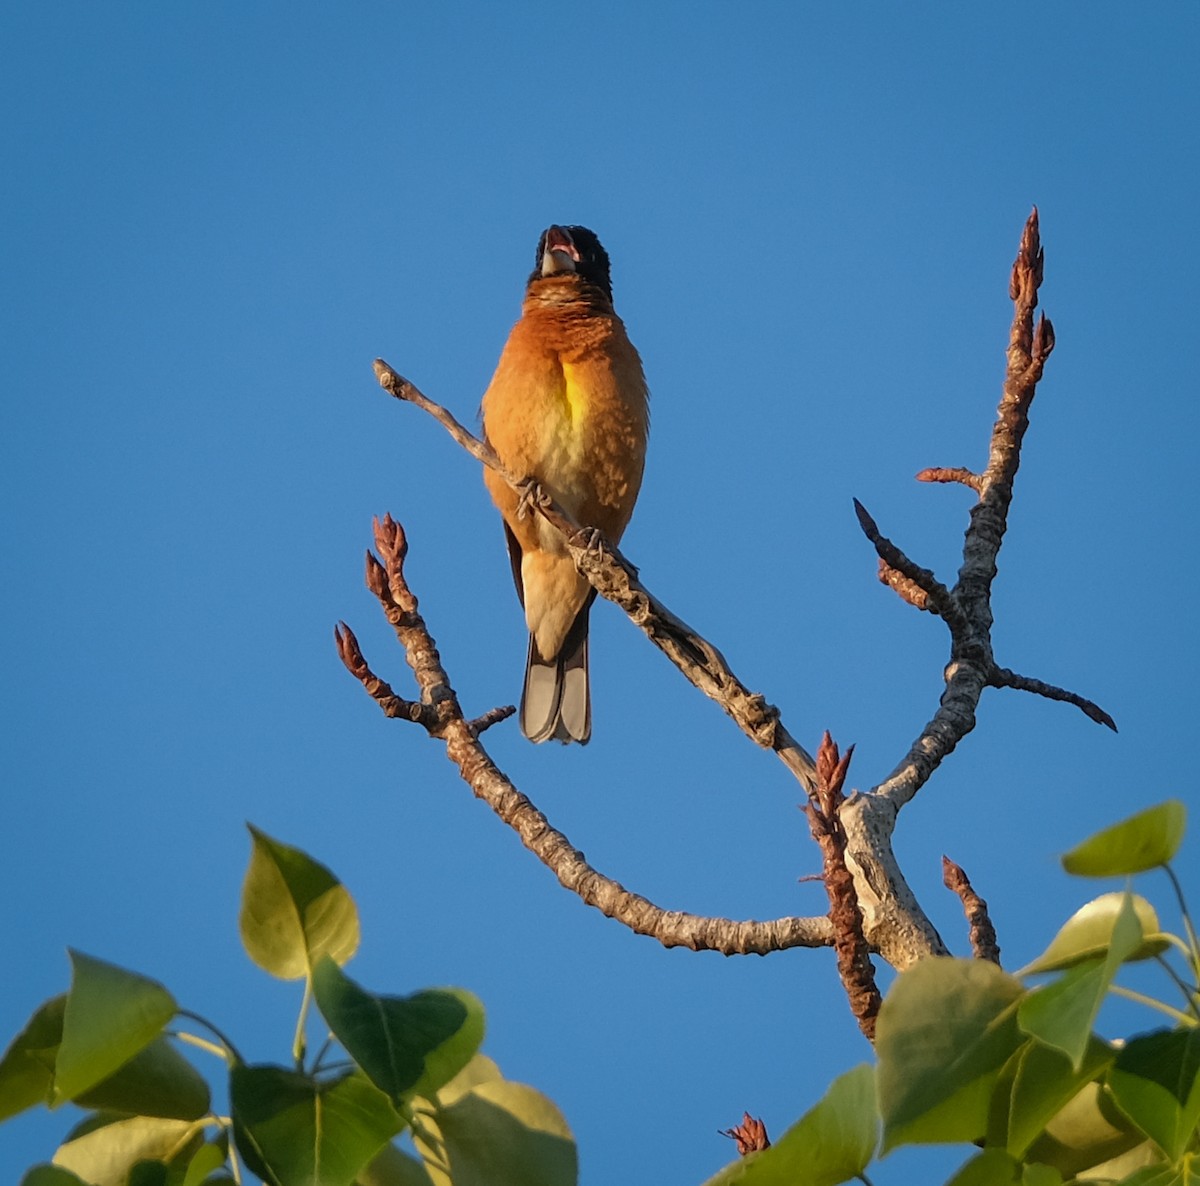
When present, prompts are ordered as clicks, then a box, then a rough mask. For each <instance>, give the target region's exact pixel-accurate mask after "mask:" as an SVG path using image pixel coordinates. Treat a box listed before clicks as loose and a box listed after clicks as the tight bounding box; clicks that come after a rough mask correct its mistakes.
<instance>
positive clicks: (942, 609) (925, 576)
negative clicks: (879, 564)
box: [854, 498, 962, 625]
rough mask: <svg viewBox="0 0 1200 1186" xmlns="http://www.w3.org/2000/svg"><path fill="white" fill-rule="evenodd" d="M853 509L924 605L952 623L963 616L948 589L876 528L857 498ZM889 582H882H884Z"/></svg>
mask: <svg viewBox="0 0 1200 1186" xmlns="http://www.w3.org/2000/svg"><path fill="white" fill-rule="evenodd" d="M854 513H855V514H856V515H857V516H858V525H859V526H860V527H861V528H862V530H863V534H864V535H865V536H866V537H867V539H869V540H870V541H871V543H872V544H873V545H874V547H875V551H876V552H877V553H878V555H879V559H880V560H881V561H883V563H884V564H886V565H887V567H888V568H889V569H891V570H893V571H894V572H898V573H899V574H900V575H901V576H902V577H904V579H905V580H907V581H910V582H911V583H912V584H914V585H915V586H916V587H917V588H918V589H920V590H921V591H922V592H923V593H924V594H925V596H926V598H927V601H928V606H927V608H929V609H930V610H932V611H933V613H935V614H937V615H938V617H940V618H944V619H945V620H946V622H947V623H950V624H951V625H956V624H958V623H959V620H960V619H961V618H962V614H961V613H960V611H959V608H958V606H957V605H955V604H954V600H953V598H951V596H950V590H949V589H947V588H946V586H945V585H943V584H942V582H941V581H939V580H938V579H937V577H935V576H934V575H933V573H932V572H930V571H929V569H927V568H922V567H921V566H920V565H919V564H916V563H914V562H913V561H912V560H910V559H909V558H908V557H907V556H906V555H905V554H904V553H903V552H902V551H901V550H900V549H899V548H898V547H896V545H895V544H894V543H892V541H891V540H890V539H888V538H887V536H885V535H884V534H883V533H882V532H881V531H880V530H879V526H878V525H877V524H876V522H875V520H874V519H873V518H872V517H871V516H870V514H869V513H868V512H867V508H866V507H864V506H863V504H862V503H861V502H859V501H858V499H857V498H856V499H855V500H854ZM890 583H891V582H885V584H890Z"/></svg>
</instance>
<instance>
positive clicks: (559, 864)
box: [335, 515, 833, 955]
mask: <svg viewBox="0 0 1200 1186" xmlns="http://www.w3.org/2000/svg"><path fill="white" fill-rule="evenodd" d="M375 546H376V548H377V549H378V551H379V555H380V557H381V559H379V560H377V559H375V557H373V556H372V557H370V562H369V563H368V565H367V585H368V587H369V588H370V590H371V592H372V593H374V594H375V596H376V597H377V598H378V600H379V603H380V605H381V607H382V608H383V611H384V614H385V615H386V616H387V618H388V620H389V621H390V622H391V623H392V626H393V628H394V629H395V631H396V636H397V638H398V640H399V641H400V644H401V645H402V646H403V648H404V652H405V657H406V658H407V660H408V664H409V666H410V667H411V668H412V670H413V674H414V676H415V678H416V680H417V684H418V687H419V688H420V692H421V698H420V701H419V702H413V701H407V700H403V699H401V698H400V697H398V696H396V694H395V693H394V692H393V691H392V689H391V688H390V687H389V686H388V685H387V684H386V683H385V682H384V681H383V680H381V679H380V678H379V677H378V676H377V675H375V674H374V672H372V671H371V669H370V667H369V665H368V664H367V661H366V659H365V658H364V657H363V654H362V651H361V649H360V647H359V645H358V640H357V639H356V638H355V636H354V633H353V632H352V631H351V630H350V628H349V627H348V626H346V625H345V624H344V623H343V624H342V625H341V626H340V627H339V628H338V629H337V630H336V631H335V640H336V642H337V647H338V653H339V654H340V655H341V657H342V662H343V663H344V664H345V665H346V668H347V670H349V671H350V673H351V674H352V675H353V676H354V677H355V678H356V679H357V680H358V681H359V682H360V683H361V684H362V685H363V687H364V688H365V689H366V690H367V692H368V693H369V694H370V695H371V697H372V698H373V699H374V700H375V701H376V702H377V703H378V704H379V706H380V708H381V709H383V711H384V712H385V713H386V714H387V715H388V716H392V717H398V718H400V719H403V720H411V721H413V722H414V723H416V724H419V725H421V726H422V727H423V728H424V729H425V730H426V731H427V732H428V733H429V734H430V736H432V737H437V738H440V739H441V740H442V741H443V742H445V745H446V754H447V756H448V757H449V758H450V760H451V761H452V762H453V763H454V764H455V765H456V766H457V767H458V771H459V774H460V775H461V777H462V779H463V780H464V781H465V782H466V783H467V785H468V786H470V788H471V790H472V791H473V792H474V794H475V795H476V797H477V798H480V799H482V800H483V801H484V802H485V803H487V805H488V806H489V807H491V809H492V810H493V811H494V812H495V813H496V815H498V816H499V817H500V819H502V820H503V821H504V822H505V823H506V824H508V826H509V827H510V828H512V829H513V830H514V831H515V832H516V833H517V835H518V836H519V837H520V839H521V843H522V844H524V845H525V847H526V848H528V849H529V850H530V852H532V853H533V854H534V855H535V856H536V857H537V858H538V859H539V860H540V861H541V862H542V863H543V864H544V865H545V866H546V867H547V868H548V869H550V871H551V872H552V873H553V874H554V875H555V876H556V877H557V878H558V880H559V882H560V884H562V885H563V886H564V887H565V888H567V889H569V890H571V891H572V892H573V893H575V894H578V895H579V897H580V898H582V899H583V901H584V902H586V903H587V904H588V905H589V906H594V907H595V908H596V909H597V910H600V911H601V912H603V913H604V914H606V915H608V916H609V917H610V918H614V919H616V920H617V921H618V922H621V923H623V924H624V925H625V926H627V927H629V928H630V929H631V930H633V931H635V932H637V933H638V934H640V935H649V936H650V937H652V938H654V939H657V940H658V941H659V942H660V943H662V944H663V946H664V947H690V948H691V949H692V950H694V951H701V950H705V951H718V952H721V953H722V954H724V955H765V954H767V952H770V951H780V950H783V949H785V948H789V947H824V946H827V945H829V944H830V943H831V942H832V939H833V928H832V926H831V925H830V922H829V920H828V919H827V918H799V917H792V918H777V919H773V920H770V921H765V922H757V921H744V922H743V921H735V920H732V919H727V918H711V917H706V916H702V915H696V914H688V913H685V912H683V911H676V910H664V909H663V908H662V907H660V906H656V905H655V904H654V903H653V902H651V901H649V899H647V898H644V897H642V896H641V895H640V894H635V893H631V892H630V891H629V890H627V889H625V887H624V886H622V885H621V884H620V883H618V882H616V881H614V880H613V879H612V878H609V877H606V876H604V875H603V874H602V873H600V872H598V871H597V870H596V869H594V868H593V867H592V866H591V865H589V864H588V862H587V860H586V858H585V857H584V855H583V853H581V852H580V851H579V850H578V849H576V848H575V847H574V846H573V845H572V844H571V843H570V841H569V840H568V839H567V837H566V836H565V835H563V833H562V832H560V831H558V830H557V829H556V828H554V827H553V826H552V825H551V824H550V822H549V820H548V819H547V818H546V816H545V815H543V814H542V812H541V811H539V810H538V809H537V807H535V806H534V804H533V803H532V802H531V801H530V800H529V799H528V798H527V797H526V796H525V795H523V794H522V793H521V792H520V791H518V790H517V788H516V787H515V786H513V784H512V782H511V781H510V780H509V779H508V778H507V776H505V775H504V774H503V773H501V771H500V770H499V769H498V768H497V766H496V764H495V763H494V762H493V761H492V758H491V756H490V755H489V754H488V752H487V750H486V749H485V748H484V747H483V744H482V743H481V742H480V740H479V734H480V733H481V732H482V731H483V729H485V728H486V727H487V726H488V725H490V724H494V723H495V721H496V720H500V719H503V717H505V716H508V715H509V714H510V713H511V712H512V708H511V707H509V706H505V707H503V708H496V709H492V710H491V711H490V712H488V713H485V714H484V716H482V717H479V718H477V719H476V720H474V721H468V720H467V719H466V718H465V717H464V715H463V712H462V709H461V708H460V706H459V703H458V697H457V696H456V695H455V693H454V690H453V688H452V687H451V684H450V677H449V676H448V675H447V673H446V670H445V668H444V667H443V666H442V661H441V657H440V656H439V654H438V650H437V645H436V643H435V642H434V640H433V637H432V635H431V634H430V633H429V630H428V627H427V626H426V625H425V621H424V619H423V618H422V616H421V614H420V612H419V609H418V605H417V598H416V596H415V595H414V594H413V592H412V590H411V588H410V587H409V585H408V580H407V578H406V576H405V575H404V559H405V556H406V554H407V551H408V545H407V542H406V540H405V537H404V531H403V529H402V528H401V526H400V524H398V523H396V522H395V521H394V520H393V519H392V518H391V516H390V515H388V516H385V517H384V519H383V520H382V521H379V520H376V523H375Z"/></svg>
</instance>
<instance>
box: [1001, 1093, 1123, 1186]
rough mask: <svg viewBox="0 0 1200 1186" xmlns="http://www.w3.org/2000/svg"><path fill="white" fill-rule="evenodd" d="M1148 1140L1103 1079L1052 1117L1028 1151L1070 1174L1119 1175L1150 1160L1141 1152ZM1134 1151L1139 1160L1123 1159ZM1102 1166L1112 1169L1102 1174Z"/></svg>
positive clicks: (1028, 1156)
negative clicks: (1110, 1092)
mask: <svg viewBox="0 0 1200 1186" xmlns="http://www.w3.org/2000/svg"><path fill="white" fill-rule="evenodd" d="M1144 1142H1145V1137H1144V1135H1143V1134H1142V1133H1141V1132H1140V1131H1139V1130H1138V1129H1137V1128H1136V1127H1135V1126H1134V1125H1132V1124H1131V1123H1130V1122H1129V1120H1128V1119H1127V1118H1126V1117H1125V1116H1123V1115H1122V1114H1121V1112H1120V1110H1119V1109H1118V1108H1117V1106H1116V1104H1114V1103H1113V1102H1112V1099H1111V1097H1110V1096H1109V1094H1108V1092H1107V1091H1105V1090H1104V1089H1103V1088H1102V1086H1101V1085H1100V1084H1099V1083H1095V1082H1093V1083H1085V1084H1084V1086H1083V1088H1082V1089H1081V1090H1080V1091H1079V1092H1077V1093H1076V1094H1075V1095H1074V1096H1072V1097H1071V1099H1069V1100H1068V1101H1067V1103H1066V1104H1065V1105H1064V1106H1063V1107H1062V1108H1061V1109H1060V1110H1059V1111H1058V1112H1057V1113H1056V1114H1055V1115H1054V1116H1053V1117H1052V1118H1051V1119H1050V1120H1049V1121H1048V1122H1047V1124H1046V1127H1045V1131H1044V1132H1042V1133H1041V1134H1040V1135H1039V1136H1038V1137H1037V1139H1036V1140H1035V1141H1034V1142H1033V1144H1032V1145H1030V1147H1029V1149H1028V1150H1027V1151H1026V1153H1025V1157H1026V1159H1027V1160H1030V1161H1038V1162H1044V1163H1045V1164H1047V1165H1052V1166H1054V1167H1055V1168H1056V1169H1057V1170H1059V1172H1061V1173H1062V1175H1063V1176H1064V1177H1066V1178H1072V1177H1074V1176H1075V1175H1076V1174H1081V1173H1084V1172H1085V1171H1086V1172H1087V1173H1088V1175H1089V1176H1091V1175H1092V1174H1093V1173H1096V1174H1097V1175H1098V1176H1100V1177H1107V1178H1111V1179H1119V1178H1121V1177H1124V1175H1125V1173H1129V1172H1131V1171H1132V1170H1134V1169H1137V1168H1138V1166H1140V1165H1144V1164H1145V1160H1144V1158H1143V1159H1142V1160H1137V1158H1138V1156H1139V1155H1138V1154H1137V1152H1136V1150H1137V1147H1138V1146H1139V1145H1142V1144H1143V1143H1144ZM1130 1156H1132V1157H1133V1158H1134V1160H1132V1161H1130V1162H1129V1163H1128V1164H1127V1165H1126V1163H1125V1162H1124V1161H1122V1160H1120V1159H1124V1158H1126V1157H1130ZM1100 1166H1104V1167H1105V1169H1106V1171H1109V1170H1111V1172H1106V1173H1103V1174H1099V1171H1098V1170H1097V1167H1100ZM1122 1167H1124V1168H1122Z"/></svg>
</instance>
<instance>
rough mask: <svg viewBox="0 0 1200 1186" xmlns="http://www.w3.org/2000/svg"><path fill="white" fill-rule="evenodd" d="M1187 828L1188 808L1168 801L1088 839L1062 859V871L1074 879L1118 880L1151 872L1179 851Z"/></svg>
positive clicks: (1174, 800) (1176, 801)
mask: <svg viewBox="0 0 1200 1186" xmlns="http://www.w3.org/2000/svg"><path fill="white" fill-rule="evenodd" d="M1186 828H1187V808H1186V807H1185V806H1184V805H1183V804H1182V803H1181V802H1180V801H1179V800H1178V799H1168V800H1167V801H1166V802H1165V803H1158V804H1156V805H1155V806H1154V807H1147V808H1146V809H1145V810H1144V811H1139V812H1138V813H1137V814H1136V815H1131V816H1130V817H1129V818H1128V819H1126V820H1122V821H1121V822H1120V823H1119V824H1114V825H1113V826H1112V827H1111V828H1105V829H1104V831H1102V832H1097V833H1096V834H1095V835H1094V836H1090V837H1088V839H1087V840H1085V841H1084V842H1083V843H1082V844H1078V845H1076V846H1075V847H1074V848H1073V849H1071V851H1070V852H1069V853H1067V854H1066V855H1065V856H1064V857H1063V859H1062V864H1063V868H1064V869H1065V870H1066V871H1067V872H1068V873H1074V874H1075V875H1076V876H1077V877H1120V876H1124V875H1125V874H1129V873H1141V872H1143V871H1144V870H1146V869H1154V868H1157V867H1158V866H1159V865H1165V864H1166V863H1167V862H1168V861H1169V860H1170V859H1171V858H1172V857H1173V856H1174V855H1175V854H1176V852H1178V851H1179V845H1180V843H1181V842H1182V840H1183V834H1184V831H1185V830H1186Z"/></svg>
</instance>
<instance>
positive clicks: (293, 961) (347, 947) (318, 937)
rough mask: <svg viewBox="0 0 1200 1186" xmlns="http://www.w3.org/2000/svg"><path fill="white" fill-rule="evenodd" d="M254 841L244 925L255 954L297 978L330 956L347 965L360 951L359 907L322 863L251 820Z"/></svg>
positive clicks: (273, 969) (276, 972) (266, 965)
mask: <svg viewBox="0 0 1200 1186" xmlns="http://www.w3.org/2000/svg"><path fill="white" fill-rule="evenodd" d="M249 827H250V835H251V836H252V837H253V846H252V850H251V853H250V864H249V867H248V868H247V869H246V880H245V882H244V883H243V885H242V909H241V915H240V918H239V924H240V927H241V932H242V943H243V944H244V945H245V948H246V951H247V952H248V953H249V955H250V958H251V959H252V960H254V962H255V963H256V964H258V966H259V967H260V968H262V969H263V970H264V971H267V972H270V973H271V975H272V976H278V977H279V978H280V979H281V980H296V979H299V978H300V977H301V976H304V975H306V974H307V973H308V971H309V970H310V968H313V967H315V966H316V965H317V963H318V962H319V961H320V959H321V957H322V956H325V955H328V956H329V957H330V958H331V959H333V960H334V961H335V962H336V963H338V964H344V963H346V961H347V960H349V959H350V957H351V956H352V955H353V954H354V953H355V951H357V950H358V940H359V927H358V909H357V907H356V906H355V905H354V899H353V898H352V897H351V896H350V894H349V892H348V891H347V889H346V888H345V886H343V885H342V883H341V882H340V881H338V879H337V878H336V877H335V876H334V875H333V874H332V873H331V872H330V871H329V870H328V869H327V868H326V867H325V866H324V865H322V864H319V863H318V862H317V861H314V860H313V859H312V858H311V857H310V856H308V855H307V854H306V853H303V852H301V851H300V849H298V848H292V847H291V846H290V845H287V844H281V843H280V842H279V841H278V840H273V839H272V838H271V837H270V836H268V835H267V834H266V833H265V832H260V831H259V830H258V829H257V828H255V827H254V826H253V825H249Z"/></svg>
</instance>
